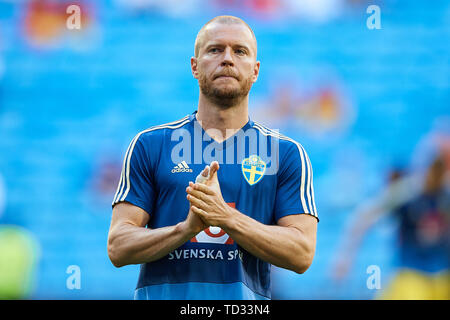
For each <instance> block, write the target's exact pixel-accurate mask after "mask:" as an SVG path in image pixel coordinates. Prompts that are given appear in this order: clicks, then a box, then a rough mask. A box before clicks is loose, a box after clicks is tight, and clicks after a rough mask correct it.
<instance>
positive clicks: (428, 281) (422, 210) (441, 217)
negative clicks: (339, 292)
mask: <svg viewBox="0 0 450 320" xmlns="http://www.w3.org/2000/svg"><path fill="white" fill-rule="evenodd" d="M448 173H449V170H448V167H446V163H445V158H444V156H443V155H442V154H439V155H438V156H436V158H435V159H434V160H433V161H432V163H431V164H430V165H429V167H428V169H427V171H426V174H425V177H424V178H423V179H422V178H421V177H420V176H419V175H410V176H402V173H401V172H398V171H394V172H392V173H391V177H390V178H391V179H390V183H389V185H388V187H387V189H386V190H385V191H384V192H383V193H382V195H381V196H380V197H378V198H377V199H376V200H375V201H373V202H372V203H371V204H369V205H365V206H364V207H363V208H360V209H359V210H357V217H356V221H354V223H353V224H352V227H351V229H350V232H348V233H345V241H344V247H343V248H342V250H340V251H338V253H337V256H338V257H339V258H338V261H337V263H336V265H334V266H333V267H334V270H333V272H334V276H335V277H336V279H339V280H342V279H343V278H344V277H345V276H346V274H347V273H348V271H349V269H350V266H351V264H352V261H353V260H354V255H355V254H356V251H357V249H358V246H359V245H360V243H361V242H362V239H363V237H364V235H365V234H366V233H367V231H368V230H369V229H370V228H371V227H372V226H373V225H374V224H375V223H376V222H377V221H378V220H379V219H380V218H381V217H383V216H384V215H386V214H387V213H391V215H394V216H395V217H396V218H397V219H398V220H399V223H400V227H399V266H398V271H397V274H396V276H395V277H394V279H393V280H392V282H391V283H390V284H389V286H388V288H387V289H386V290H384V291H383V293H382V294H381V296H380V297H379V298H381V299H395V300H397V299H420V300H432V299H439V300H441V299H443V300H447V299H450V266H449V261H450V256H449V254H450V234H449V231H450V192H449V188H448V186H447V185H446V182H445V178H446V175H447V174H448ZM421 181H422V183H421Z"/></svg>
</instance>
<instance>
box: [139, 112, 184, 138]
mask: <svg viewBox="0 0 450 320" xmlns="http://www.w3.org/2000/svg"><path fill="white" fill-rule="evenodd" d="M190 121H191V119H190V116H189V115H187V116H185V117H183V118H181V119H179V120H175V121H172V122H167V123H163V124H159V125H154V126H151V127H149V128H147V129H145V130H142V131H140V132H139V133H138V134H137V135H136V136H135V139H136V140H138V139H139V140H148V139H152V140H154V139H163V138H164V137H166V134H167V132H168V131H173V130H176V129H180V128H182V127H184V126H185V125H186V124H188V123H189V122H190Z"/></svg>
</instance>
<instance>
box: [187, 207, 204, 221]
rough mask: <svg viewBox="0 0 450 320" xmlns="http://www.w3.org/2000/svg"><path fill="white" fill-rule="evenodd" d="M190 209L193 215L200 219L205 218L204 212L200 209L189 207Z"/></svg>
mask: <svg viewBox="0 0 450 320" xmlns="http://www.w3.org/2000/svg"><path fill="white" fill-rule="evenodd" d="M191 209H192V212H194V213H195V214H197V215H199V216H200V218H203V219H204V218H206V216H207V213H206V211H205V210H202V209H200V208H197V207H196V206H194V205H193V206H191Z"/></svg>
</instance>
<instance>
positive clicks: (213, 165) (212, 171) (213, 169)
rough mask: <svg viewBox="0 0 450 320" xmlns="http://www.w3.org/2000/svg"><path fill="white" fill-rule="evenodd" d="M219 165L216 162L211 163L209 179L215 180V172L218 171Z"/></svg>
mask: <svg viewBox="0 0 450 320" xmlns="http://www.w3.org/2000/svg"><path fill="white" fill-rule="evenodd" d="M219 167H220V166H219V163H218V162H217V161H213V162H211V165H210V166H209V178H210V179H211V180H212V179H217V171H218V170H219Z"/></svg>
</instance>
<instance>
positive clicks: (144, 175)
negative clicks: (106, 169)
mask: <svg viewBox="0 0 450 320" xmlns="http://www.w3.org/2000/svg"><path fill="white" fill-rule="evenodd" d="M143 140H144V139H143V135H142V134H138V135H137V136H136V137H135V138H134V139H133V141H131V143H130V145H129V146H128V149H127V152H126V153H125V157H124V160H123V166H122V173H121V175H120V180H119V185H118V187H117V191H116V194H115V195H114V199H113V203H112V206H113V207H114V205H115V204H117V203H119V202H122V201H126V202H129V203H131V204H133V205H135V206H138V207H140V208H142V209H143V210H145V211H146V212H147V213H148V214H151V212H152V211H153V203H154V199H155V188H154V184H153V175H152V172H151V164H150V158H149V156H148V152H147V150H146V149H147V148H146V145H145V142H144V141H143Z"/></svg>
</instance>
